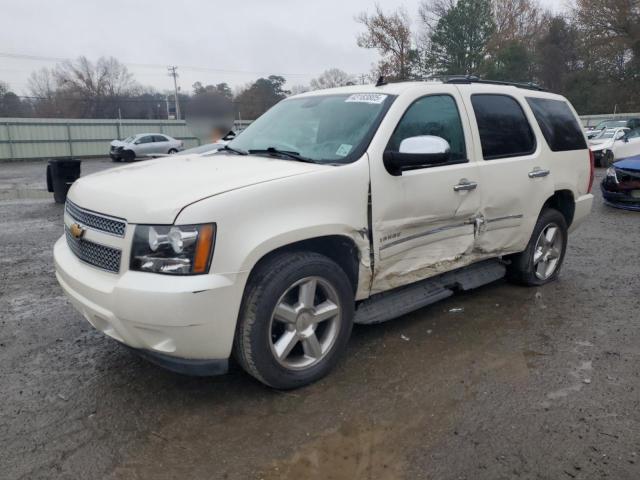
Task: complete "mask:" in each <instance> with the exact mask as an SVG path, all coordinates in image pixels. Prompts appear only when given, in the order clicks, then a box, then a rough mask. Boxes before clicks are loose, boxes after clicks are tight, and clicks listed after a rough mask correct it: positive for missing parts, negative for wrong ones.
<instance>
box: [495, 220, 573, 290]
mask: <svg viewBox="0 0 640 480" xmlns="http://www.w3.org/2000/svg"><path fill="white" fill-rule="evenodd" d="M567 237H568V229H567V222H566V220H565V218H564V216H563V215H562V214H561V213H560V212H559V211H557V210H555V209H553V208H545V209H544V210H543V211H542V212H541V213H540V216H539V217H538V221H537V222H536V226H535V227H534V229H533V234H532V235H531V239H530V240H529V244H528V245H527V248H526V250H525V251H524V252H522V253H518V254H516V255H513V256H512V258H511V264H510V265H509V267H508V272H507V273H508V276H509V278H510V279H511V280H513V281H515V282H517V283H520V284H523V285H529V286H539V285H544V284H546V283H549V282H552V281H553V280H555V279H556V278H558V275H559V274H560V267H561V266H562V262H563V260H564V255H565V252H566V249H567Z"/></svg>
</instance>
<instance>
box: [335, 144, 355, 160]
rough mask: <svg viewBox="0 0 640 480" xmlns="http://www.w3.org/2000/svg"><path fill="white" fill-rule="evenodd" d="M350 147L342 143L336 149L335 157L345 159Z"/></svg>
mask: <svg viewBox="0 0 640 480" xmlns="http://www.w3.org/2000/svg"><path fill="white" fill-rule="evenodd" d="M352 147H353V145H349V144H347V143H343V144H342V145H340V146H339V147H338V150H336V155H337V156H339V157H346V156H347V155H349V152H350V151H351V148H352Z"/></svg>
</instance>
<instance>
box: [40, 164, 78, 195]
mask: <svg viewBox="0 0 640 480" xmlns="http://www.w3.org/2000/svg"><path fill="white" fill-rule="evenodd" d="M80 163H82V162H81V161H80V160H76V159H75V158H52V159H51V160H49V163H48V164H47V190H49V191H50V192H53V199H54V200H55V202H56V203H64V202H65V200H66V199H67V192H68V191H69V188H71V184H72V183H73V182H75V181H76V180H77V179H78V178H80Z"/></svg>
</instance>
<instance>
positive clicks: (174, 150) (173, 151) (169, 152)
mask: <svg viewBox="0 0 640 480" xmlns="http://www.w3.org/2000/svg"><path fill="white" fill-rule="evenodd" d="M167 153H168V154H169V155H173V154H174V153H178V150H176V149H175V148H172V149H171V150H169V151H168V152H167Z"/></svg>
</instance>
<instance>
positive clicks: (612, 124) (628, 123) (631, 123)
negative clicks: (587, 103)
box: [585, 118, 640, 139]
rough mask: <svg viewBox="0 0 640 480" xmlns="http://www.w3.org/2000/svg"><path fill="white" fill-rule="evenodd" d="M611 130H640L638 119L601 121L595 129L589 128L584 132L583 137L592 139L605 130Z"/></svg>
mask: <svg viewBox="0 0 640 480" xmlns="http://www.w3.org/2000/svg"><path fill="white" fill-rule="evenodd" d="M611 128H628V129H631V130H633V129H635V128H640V118H627V119H624V120H603V121H602V122H600V123H598V124H597V125H596V126H595V127H590V128H587V129H586V130H585V135H586V136H587V138H588V139H592V138H594V137H596V136H597V135H599V134H600V133H601V132H602V131H603V130H605V129H611Z"/></svg>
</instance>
